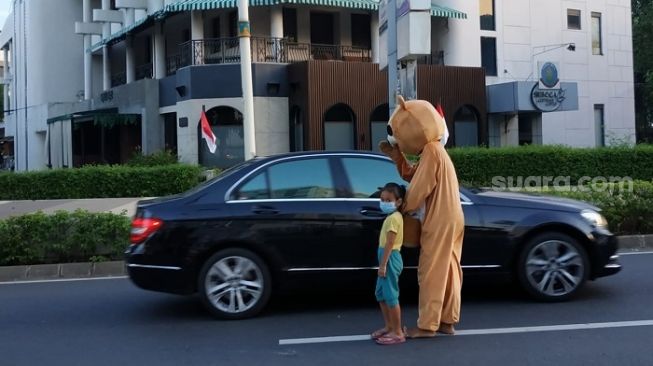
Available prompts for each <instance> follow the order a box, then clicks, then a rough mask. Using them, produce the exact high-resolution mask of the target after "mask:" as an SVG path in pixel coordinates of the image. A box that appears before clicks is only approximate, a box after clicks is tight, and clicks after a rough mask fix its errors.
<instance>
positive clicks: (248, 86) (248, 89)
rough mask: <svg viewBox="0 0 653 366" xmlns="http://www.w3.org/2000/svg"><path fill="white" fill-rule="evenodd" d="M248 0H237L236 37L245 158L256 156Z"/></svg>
mask: <svg viewBox="0 0 653 366" xmlns="http://www.w3.org/2000/svg"><path fill="white" fill-rule="evenodd" d="M248 1H249V0H238V37H240V78H241V84H242V90H243V101H244V110H243V137H244V145H245V160H249V159H252V158H253V157H255V156H256V139H255V130H254V91H253V90H252V89H253V88H252V49H251V47H250V36H251V35H250V31H249V3H248Z"/></svg>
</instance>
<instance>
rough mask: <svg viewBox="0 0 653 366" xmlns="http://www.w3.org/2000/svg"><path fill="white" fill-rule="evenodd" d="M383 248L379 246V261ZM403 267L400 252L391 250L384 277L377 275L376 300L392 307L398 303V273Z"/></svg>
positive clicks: (381, 257)
mask: <svg viewBox="0 0 653 366" xmlns="http://www.w3.org/2000/svg"><path fill="white" fill-rule="evenodd" d="M383 251H384V248H379V251H378V258H379V263H381V260H382V259H383ZM403 269H404V261H403V260H402V259H401V253H399V251H398V250H393V251H392V252H391V253H390V258H388V265H387V267H386V271H385V278H383V277H378V278H377V280H376V291H375V294H376V300H377V301H378V302H384V303H386V305H388V306H389V307H391V308H393V307H395V306H397V305H399V275H400V274H401V271H402V270H403Z"/></svg>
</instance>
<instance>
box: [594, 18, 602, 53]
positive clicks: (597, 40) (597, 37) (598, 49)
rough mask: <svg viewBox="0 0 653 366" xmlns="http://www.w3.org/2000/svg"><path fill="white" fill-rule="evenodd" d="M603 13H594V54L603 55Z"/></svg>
mask: <svg viewBox="0 0 653 366" xmlns="http://www.w3.org/2000/svg"><path fill="white" fill-rule="evenodd" d="M602 43H603V42H602V40H601V13H592V54H593V55H602V54H603V45H602Z"/></svg>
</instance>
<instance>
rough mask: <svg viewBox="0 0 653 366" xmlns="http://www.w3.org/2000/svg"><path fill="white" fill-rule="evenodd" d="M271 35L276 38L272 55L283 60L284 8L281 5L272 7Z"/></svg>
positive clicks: (278, 60) (277, 59) (279, 60)
mask: <svg viewBox="0 0 653 366" xmlns="http://www.w3.org/2000/svg"><path fill="white" fill-rule="evenodd" d="M270 36H271V37H272V38H274V42H273V43H272V44H273V46H272V47H273V49H272V55H273V56H274V58H275V60H276V61H277V62H281V61H282V60H281V38H283V9H282V8H281V7H280V6H274V7H272V8H270Z"/></svg>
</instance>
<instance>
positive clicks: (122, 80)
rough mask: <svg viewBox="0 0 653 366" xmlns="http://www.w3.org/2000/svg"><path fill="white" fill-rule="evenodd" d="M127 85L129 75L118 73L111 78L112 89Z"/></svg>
mask: <svg viewBox="0 0 653 366" xmlns="http://www.w3.org/2000/svg"><path fill="white" fill-rule="evenodd" d="M126 83H127V74H126V73H125V72H118V73H115V74H113V75H112V76H111V87H112V88H113V87H116V86H118V85H123V84H126Z"/></svg>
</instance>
